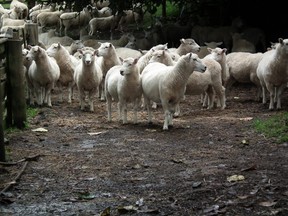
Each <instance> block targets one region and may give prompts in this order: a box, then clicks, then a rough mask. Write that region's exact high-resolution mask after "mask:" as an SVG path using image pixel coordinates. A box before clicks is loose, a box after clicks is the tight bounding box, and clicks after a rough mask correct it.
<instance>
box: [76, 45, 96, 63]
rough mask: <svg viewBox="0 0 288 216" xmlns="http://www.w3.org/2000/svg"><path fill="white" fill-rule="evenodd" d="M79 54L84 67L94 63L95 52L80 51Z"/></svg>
mask: <svg viewBox="0 0 288 216" xmlns="http://www.w3.org/2000/svg"><path fill="white" fill-rule="evenodd" d="M79 52H80V53H81V55H82V61H83V64H85V65H91V64H92V63H94V61H95V55H96V51H92V50H85V51H82V50H81V49H80V50H79Z"/></svg>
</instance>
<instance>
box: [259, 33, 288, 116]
mask: <svg viewBox="0 0 288 216" xmlns="http://www.w3.org/2000/svg"><path fill="white" fill-rule="evenodd" d="M278 41H279V44H277V45H276V48H275V49H271V50H270V51H267V52H265V53H264V55H263V58H262V59H261V60H260V62H259V64H258V67H257V70H256V74H257V76H258V78H259V80H260V84H261V86H262V95H263V98H262V103H263V104H265V103H266V92H265V90H266V89H267V90H268V91H269V93H270V104H269V110H273V109H274V108H275V107H274V100H276V101H277V105H276V108H277V109H281V95H282V92H283V90H284V89H285V88H286V86H287V82H288V62H287V58H288V39H282V38H279V39H278ZM274 97H275V99H274Z"/></svg>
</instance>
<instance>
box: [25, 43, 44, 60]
mask: <svg viewBox="0 0 288 216" xmlns="http://www.w3.org/2000/svg"><path fill="white" fill-rule="evenodd" d="M28 49H29V53H28V54H27V55H26V59H27V60H28V61H31V60H35V59H36V58H37V57H41V56H42V55H43V54H44V53H45V50H44V49H42V48H41V47H39V46H37V45H36V46H28Z"/></svg>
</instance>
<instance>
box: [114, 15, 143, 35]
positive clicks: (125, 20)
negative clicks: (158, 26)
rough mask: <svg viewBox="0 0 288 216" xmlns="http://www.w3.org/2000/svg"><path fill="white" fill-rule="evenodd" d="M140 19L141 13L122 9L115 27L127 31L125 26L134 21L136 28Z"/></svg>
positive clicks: (141, 17) (141, 18)
mask: <svg viewBox="0 0 288 216" xmlns="http://www.w3.org/2000/svg"><path fill="white" fill-rule="evenodd" d="M142 20H143V15H142V14H141V13H138V12H135V11H132V10H124V11H123V14H122V15H121V18H120V20H119V22H118V28H117V29H118V30H120V31H127V26H128V25H129V24H134V23H136V25H137V28H138V26H139V24H140V23H141V22H142Z"/></svg>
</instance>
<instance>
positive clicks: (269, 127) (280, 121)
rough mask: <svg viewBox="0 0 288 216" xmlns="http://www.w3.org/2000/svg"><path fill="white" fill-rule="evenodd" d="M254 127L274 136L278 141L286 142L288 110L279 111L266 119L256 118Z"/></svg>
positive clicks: (266, 134) (287, 140)
mask: <svg viewBox="0 0 288 216" xmlns="http://www.w3.org/2000/svg"><path fill="white" fill-rule="evenodd" d="M253 126H254V128H255V129H256V130H257V131H258V132H260V133H263V134H264V135H265V136H267V137H275V138H277V141H278V142H279V143H283V142H288V112H284V113H279V114H276V115H273V116H271V117H269V118H268V119H265V120H261V119H256V120H254V122H253Z"/></svg>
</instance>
